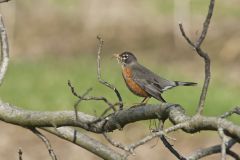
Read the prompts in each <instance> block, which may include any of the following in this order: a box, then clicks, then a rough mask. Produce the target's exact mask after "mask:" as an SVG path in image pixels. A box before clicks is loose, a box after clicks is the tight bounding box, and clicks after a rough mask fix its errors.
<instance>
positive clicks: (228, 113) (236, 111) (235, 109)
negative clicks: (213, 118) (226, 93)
mask: <svg viewBox="0 0 240 160" xmlns="http://www.w3.org/2000/svg"><path fill="white" fill-rule="evenodd" d="M234 113H235V114H238V115H240V107H239V106H237V107H235V108H233V109H232V110H230V111H229V112H226V113H224V114H223V115H221V116H220V118H227V117H229V116H231V115H232V114H234Z"/></svg>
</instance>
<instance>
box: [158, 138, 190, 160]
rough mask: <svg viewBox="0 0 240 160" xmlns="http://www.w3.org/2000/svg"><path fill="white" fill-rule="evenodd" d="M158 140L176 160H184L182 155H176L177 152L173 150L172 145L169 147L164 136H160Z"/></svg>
mask: <svg viewBox="0 0 240 160" xmlns="http://www.w3.org/2000/svg"><path fill="white" fill-rule="evenodd" d="M160 139H161V140H162V142H163V144H164V146H165V147H166V148H168V150H169V151H170V152H171V153H172V154H173V155H174V156H175V157H177V158H178V159H180V160H186V158H185V157H183V156H182V155H180V153H178V151H177V150H176V149H175V148H173V145H171V144H170V143H169V142H168V140H167V139H166V138H165V136H163V135H161V136H160Z"/></svg>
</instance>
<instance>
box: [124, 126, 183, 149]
mask: <svg viewBox="0 0 240 160" xmlns="http://www.w3.org/2000/svg"><path fill="white" fill-rule="evenodd" d="M186 125H187V124H186V123H180V124H177V125H175V126H172V127H169V128H167V129H165V130H163V131H162V130H159V131H157V132H153V133H150V134H149V135H147V136H145V137H144V138H142V139H141V140H139V141H137V142H136V143H133V144H130V145H129V146H128V147H129V149H130V150H134V149H136V148H137V147H139V146H141V145H143V144H145V143H147V142H149V141H151V140H152V139H154V138H156V137H159V136H164V137H166V138H169V139H173V138H171V137H169V136H167V133H170V132H173V131H176V130H178V129H181V128H183V127H185V126H186Z"/></svg>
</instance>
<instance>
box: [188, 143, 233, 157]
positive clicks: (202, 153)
mask: <svg viewBox="0 0 240 160" xmlns="http://www.w3.org/2000/svg"><path fill="white" fill-rule="evenodd" d="M236 143H237V140H235V139H230V140H229V141H227V142H226V143H225V145H226V149H227V154H229V152H228V151H229V150H230V148H231V147H232V146H233V145H234V144H236ZM221 148H222V147H221V145H214V146H211V147H208V148H204V149H199V150H197V151H196V152H194V153H193V154H192V155H191V156H189V157H188V158H187V159H189V160H197V159H201V158H203V157H206V156H210V155H212V154H216V153H220V152H221Z"/></svg>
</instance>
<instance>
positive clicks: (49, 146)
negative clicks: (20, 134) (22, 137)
mask: <svg viewBox="0 0 240 160" xmlns="http://www.w3.org/2000/svg"><path fill="white" fill-rule="evenodd" d="M29 129H30V130H31V131H32V132H33V133H34V134H35V135H36V136H38V137H39V138H40V139H41V140H42V141H43V142H44V144H45V146H46V147H47V149H48V153H49V155H50V156H51V158H52V160H57V156H56V154H55V153H54V151H53V149H52V146H51V144H50V142H49V140H48V139H47V137H45V136H44V135H43V134H42V133H41V132H39V131H38V130H37V129H36V128H29Z"/></svg>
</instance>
